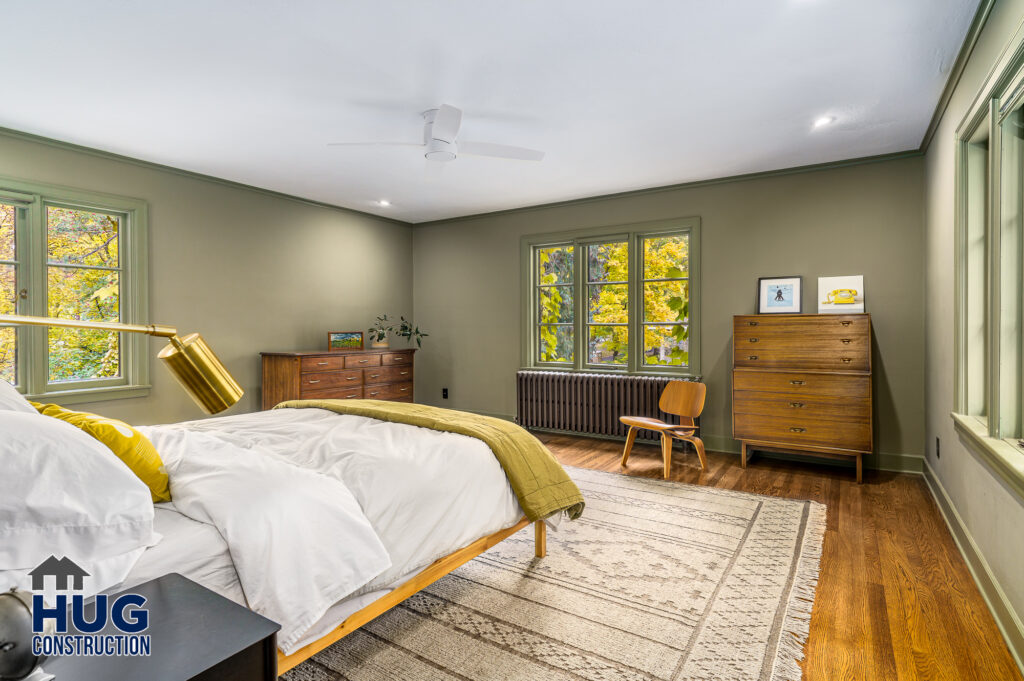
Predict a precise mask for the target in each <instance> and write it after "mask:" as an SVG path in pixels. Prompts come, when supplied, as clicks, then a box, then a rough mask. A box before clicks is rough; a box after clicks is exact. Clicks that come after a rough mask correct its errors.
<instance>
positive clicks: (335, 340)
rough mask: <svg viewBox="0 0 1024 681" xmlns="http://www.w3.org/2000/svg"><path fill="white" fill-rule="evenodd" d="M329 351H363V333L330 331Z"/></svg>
mask: <svg viewBox="0 0 1024 681" xmlns="http://www.w3.org/2000/svg"><path fill="white" fill-rule="evenodd" d="M327 349H328V350H362V349H363V332H362V331H328V332H327Z"/></svg>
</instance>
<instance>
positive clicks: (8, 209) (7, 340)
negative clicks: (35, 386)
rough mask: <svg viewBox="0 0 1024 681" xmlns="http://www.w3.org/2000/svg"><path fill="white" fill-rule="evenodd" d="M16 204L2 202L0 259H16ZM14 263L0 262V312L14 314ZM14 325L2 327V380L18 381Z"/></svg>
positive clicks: (0, 371) (16, 298)
mask: <svg viewBox="0 0 1024 681" xmlns="http://www.w3.org/2000/svg"><path fill="white" fill-rule="evenodd" d="M14 246H15V244H14V206H10V205H7V204H0V261H2V260H14V257H15V250H14ZM15 277H16V269H15V266H14V265H2V264H0V314H14V311H15V303H16V302H17V300H18V291H17V286H16V278H15ZM14 336H15V331H14V327H11V326H8V327H0V381H7V382H8V383H16V382H17V380H18V376H17V363H16V355H15V347H14Z"/></svg>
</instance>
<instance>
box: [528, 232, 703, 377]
mask: <svg viewBox="0 0 1024 681" xmlns="http://www.w3.org/2000/svg"><path fill="white" fill-rule="evenodd" d="M699 227H700V221H699V219H697V218H685V219H679V220H670V221H660V222H656V223H644V224H639V225H628V226H616V227H607V228H600V229H594V230H582V231H576V232H565V233H561V234H547V235H531V236H527V237H524V239H523V244H522V259H523V281H524V282H525V283H526V286H525V289H524V300H525V301H527V302H526V309H525V310H524V312H523V328H524V330H525V332H524V337H523V364H524V366H527V367H532V368H541V369H544V368H549V369H561V370H575V371H617V372H625V373H653V374H675V375H680V374H681V375H687V376H693V375H696V374H697V373H698V367H699V334H697V332H696V330H697V324H698V315H697V309H698V307H699V305H698V295H697V294H698V291H697V287H698V286H699V281H700V278H699V253H700V230H699Z"/></svg>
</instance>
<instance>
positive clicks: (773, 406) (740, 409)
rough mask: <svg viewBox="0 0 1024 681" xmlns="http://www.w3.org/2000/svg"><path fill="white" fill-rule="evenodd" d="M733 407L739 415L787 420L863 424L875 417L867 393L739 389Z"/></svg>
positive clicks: (733, 400)
mask: <svg viewBox="0 0 1024 681" xmlns="http://www.w3.org/2000/svg"><path fill="white" fill-rule="evenodd" d="M732 408H733V411H734V412H735V413H737V414H759V415H762V416H774V417H778V418H783V419H785V418H790V417H794V416H796V417H800V418H803V417H811V418H816V419H826V420H841V421H857V422H863V423H867V422H869V421H870V419H871V401H870V400H869V399H868V398H867V397H866V396H865V397H830V396H818V395H810V394H809V395H786V394H784V393H756V392H747V391H743V390H739V391H736V392H735V393H733V398H732Z"/></svg>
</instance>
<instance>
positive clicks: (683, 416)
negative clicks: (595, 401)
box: [619, 381, 708, 478]
mask: <svg viewBox="0 0 1024 681" xmlns="http://www.w3.org/2000/svg"><path fill="white" fill-rule="evenodd" d="M706 394H707V387H706V386H705V385H704V384H703V383H696V382H694V381H672V382H670V383H669V384H668V385H666V386H665V389H664V390H662V391H661V399H660V400H658V406H659V407H660V408H661V410H662V411H663V412H666V413H669V414H675V415H676V416H678V417H679V425H675V424H672V423H665V422H664V421H662V420H660V419H653V418H648V417H646V416H620V417H619V421H622V423H624V424H626V425H627V426H629V433H628V434H627V435H626V449H625V451H623V452H622V465H623V466H625V465H626V462H627V461H629V452H630V450H631V449H633V442H634V440H636V431H638V430H640V429H641V428H643V429H645V430H654V431H657V432H659V433H661V455H662V457H663V458H664V459H665V477H666V478H667V477H668V473H669V469H670V468H671V467H672V439H673V438H675V439H679V440H685V441H687V442H691V443H693V446H694V448H696V450H697V456H698V457H700V467H701V469H706V468H707V467H708V458H707V456H706V455H705V454H704V442H703V441H702V440H701V439H700V438H699V437H697V426H696V423H695V421H694V419H696V418H697V417H698V416H700V413H701V411H703V410H704V396H705V395H706Z"/></svg>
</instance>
